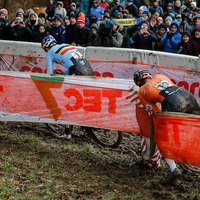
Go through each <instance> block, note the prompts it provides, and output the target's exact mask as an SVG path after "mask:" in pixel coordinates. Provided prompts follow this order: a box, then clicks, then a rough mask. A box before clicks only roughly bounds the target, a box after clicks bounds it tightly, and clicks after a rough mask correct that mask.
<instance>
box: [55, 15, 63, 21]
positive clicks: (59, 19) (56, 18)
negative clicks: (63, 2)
mask: <svg viewBox="0 0 200 200" xmlns="http://www.w3.org/2000/svg"><path fill="white" fill-rule="evenodd" d="M56 20H58V21H59V22H61V21H62V19H61V18H60V17H59V16H58V15H55V17H54V18H53V21H54V22H55V21H56Z"/></svg>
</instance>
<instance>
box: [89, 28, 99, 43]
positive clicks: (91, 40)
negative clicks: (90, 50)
mask: <svg viewBox="0 0 200 200" xmlns="http://www.w3.org/2000/svg"><path fill="white" fill-rule="evenodd" d="M98 28H99V27H98V26H97V24H92V25H91V27H90V32H91V34H90V36H89V38H88V43H87V46H94V39H95V38H96V37H97V30H98Z"/></svg>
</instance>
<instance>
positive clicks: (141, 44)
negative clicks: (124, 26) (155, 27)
mask: <svg viewBox="0 0 200 200" xmlns="http://www.w3.org/2000/svg"><path fill="white" fill-rule="evenodd" d="M132 39H133V41H134V47H135V48H137V49H148V50H152V49H153V42H156V41H157V37H156V36H155V35H154V33H153V31H151V30H150V29H149V23H148V22H147V21H142V22H141V23H140V27H139V30H138V31H136V33H135V34H134V35H133V37H132Z"/></svg>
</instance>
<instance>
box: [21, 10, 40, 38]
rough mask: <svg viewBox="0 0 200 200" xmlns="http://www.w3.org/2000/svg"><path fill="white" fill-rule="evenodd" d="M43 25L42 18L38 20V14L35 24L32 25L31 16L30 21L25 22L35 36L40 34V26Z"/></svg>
mask: <svg viewBox="0 0 200 200" xmlns="http://www.w3.org/2000/svg"><path fill="white" fill-rule="evenodd" d="M41 23H42V20H41V19H40V18H38V16H37V14H36V21H35V23H34V24H31V21H30V15H29V17H28V19H27V20H26V21H25V25H26V26H27V27H28V28H29V29H30V30H31V31H32V33H33V35H34V34H36V33H37V32H38V30H39V24H41Z"/></svg>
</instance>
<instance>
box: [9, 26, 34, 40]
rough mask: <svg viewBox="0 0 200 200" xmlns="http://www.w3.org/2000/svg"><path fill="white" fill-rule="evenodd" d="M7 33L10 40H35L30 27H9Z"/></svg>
mask: <svg viewBox="0 0 200 200" xmlns="http://www.w3.org/2000/svg"><path fill="white" fill-rule="evenodd" d="M7 31H8V32H7V33H8V37H9V39H10V40H16V41H32V40H33V33H32V32H31V30H30V29H29V28H28V27H25V28H24V27H22V26H20V25H17V26H13V27H11V25H8V26H7Z"/></svg>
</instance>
